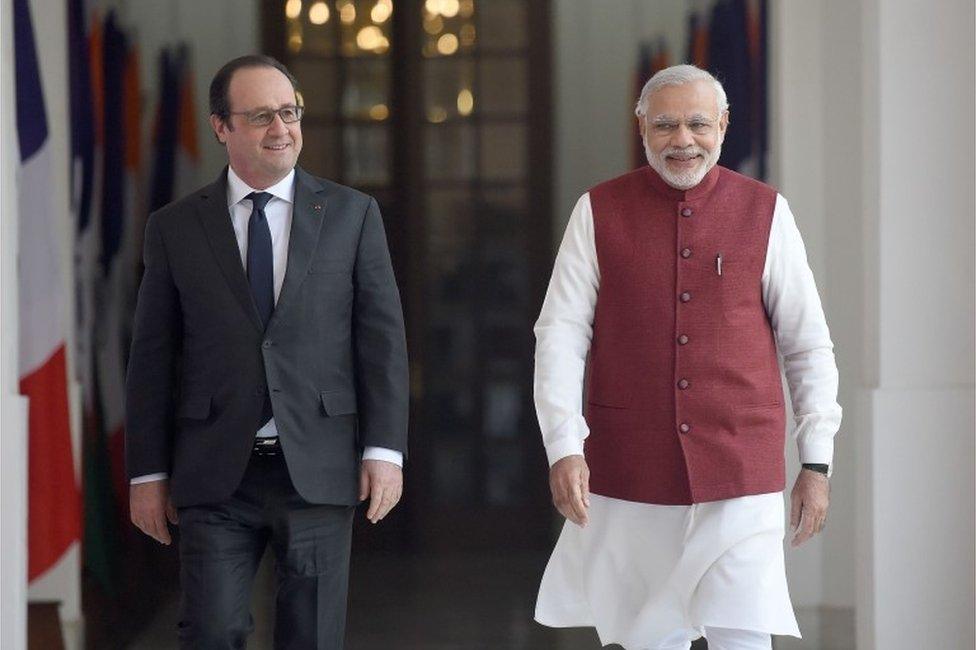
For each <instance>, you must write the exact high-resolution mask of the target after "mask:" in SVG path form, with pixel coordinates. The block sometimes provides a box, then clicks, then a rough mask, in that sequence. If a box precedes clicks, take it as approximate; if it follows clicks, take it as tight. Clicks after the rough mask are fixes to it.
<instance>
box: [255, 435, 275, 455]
mask: <svg viewBox="0 0 976 650" xmlns="http://www.w3.org/2000/svg"><path fill="white" fill-rule="evenodd" d="M279 449H280V445H279V443H278V438H277V436H275V437H274V438H255V439H254V453H255V454H257V455H258V456H277V455H278V450H279Z"/></svg>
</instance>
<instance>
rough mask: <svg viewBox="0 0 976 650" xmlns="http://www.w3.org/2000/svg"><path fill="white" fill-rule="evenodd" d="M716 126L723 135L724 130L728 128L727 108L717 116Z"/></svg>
mask: <svg viewBox="0 0 976 650" xmlns="http://www.w3.org/2000/svg"><path fill="white" fill-rule="evenodd" d="M718 127H719V131H721V133H722V135H723V136H724V135H725V130H726V129H728V128H729V111H728V109H726V111H725V112H724V113H722V117H720V118H719V120H718Z"/></svg>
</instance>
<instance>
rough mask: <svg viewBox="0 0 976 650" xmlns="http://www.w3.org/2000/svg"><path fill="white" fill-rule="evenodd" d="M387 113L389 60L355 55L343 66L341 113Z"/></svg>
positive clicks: (364, 116) (382, 117)
mask: <svg viewBox="0 0 976 650" xmlns="http://www.w3.org/2000/svg"><path fill="white" fill-rule="evenodd" d="M389 113H390V62H389V60H388V59H373V60H369V59H357V60H353V61H349V63H348V65H347V67H346V79H345V87H344V88H343V91H342V114H343V115H344V116H345V117H353V118H360V119H372V120H378V121H381V120H385V119H387V118H388V117H389Z"/></svg>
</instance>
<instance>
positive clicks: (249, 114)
mask: <svg viewBox="0 0 976 650" xmlns="http://www.w3.org/2000/svg"><path fill="white" fill-rule="evenodd" d="M288 110H294V111H295V119H293V120H286V119H285V116H284V115H282V114H281V112H282V111H288ZM262 113H267V114H269V115H271V117H270V119H268V121H267V122H254V121H253V120H254V117H255V116H257V115H261V114H262ZM304 113H305V107H304V106H302V105H301V104H287V105H285V106H282V107H281V108H256V109H254V110H253V111H227V117H228V118H229V117H230V116H231V115H243V116H245V119H246V120H247V123H248V124H249V125H250V126H270V125H271V123H272V122H274V119H275V116H277V117H280V118H281V121H282V122H283V123H284V124H296V123H298V122H301V121H302V115H303V114H304Z"/></svg>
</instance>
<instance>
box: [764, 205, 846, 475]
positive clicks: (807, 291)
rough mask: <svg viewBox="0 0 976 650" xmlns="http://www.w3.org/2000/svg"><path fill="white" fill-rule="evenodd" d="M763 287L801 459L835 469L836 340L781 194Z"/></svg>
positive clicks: (837, 416) (837, 413)
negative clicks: (782, 368)
mask: <svg viewBox="0 0 976 650" xmlns="http://www.w3.org/2000/svg"><path fill="white" fill-rule="evenodd" d="M762 290H763V302H764V303H765V305H766V312H767V313H768V314H769V319H770V323H771V324H772V327H773V332H774V333H775V335H776V343H777V346H778V347H779V351H780V353H781V354H782V356H783V366H784V370H785V373H786V381H787V384H788V385H789V390H790V398H791V400H792V402H793V412H794V417H795V423H796V431H795V434H794V435H795V437H796V441H797V446H798V447H799V452H800V462H801V463H825V464H828V465H830V467H831V470H833V462H832V461H833V455H834V435H835V434H836V433H837V431H838V429H839V428H840V421H841V414H842V412H841V407H840V405H839V404H838V403H837V385H838V373H837V365H836V363H835V361H834V351H833V349H834V344H833V342H832V341H831V339H830V331H829V330H828V328H827V320H826V318H825V317H824V311H823V307H822V306H821V304H820V295H819V294H818V292H817V286H816V283H815V282H814V278H813V272H812V271H811V270H810V267H809V265H808V264H807V254H806V248H805V247H804V245H803V239H802V238H801V237H800V231H799V230H798V229H797V226H796V221H795V219H794V218H793V213H792V212H790V207H789V204H788V203H787V202H786V199H784V198H783V197H782V196H777V197H776V207H775V209H774V212H773V223H772V227H771V231H770V236H769V247H768V249H767V253H766V266H765V268H764V269H763V277H762Z"/></svg>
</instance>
